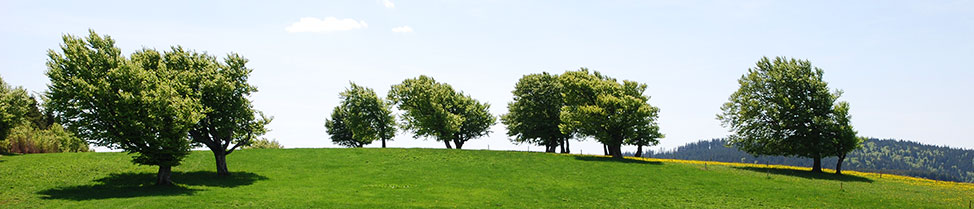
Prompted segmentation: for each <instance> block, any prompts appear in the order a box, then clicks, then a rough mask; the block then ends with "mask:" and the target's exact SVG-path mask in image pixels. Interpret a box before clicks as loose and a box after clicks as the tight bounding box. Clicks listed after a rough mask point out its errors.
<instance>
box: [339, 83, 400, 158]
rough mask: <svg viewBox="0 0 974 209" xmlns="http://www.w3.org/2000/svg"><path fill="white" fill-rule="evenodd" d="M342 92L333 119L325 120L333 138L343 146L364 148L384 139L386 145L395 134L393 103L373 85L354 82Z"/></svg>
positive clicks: (383, 144) (383, 145)
mask: <svg viewBox="0 0 974 209" xmlns="http://www.w3.org/2000/svg"><path fill="white" fill-rule="evenodd" d="M340 95H341V100H342V101H341V104H340V106H339V107H335V110H334V111H333V112H332V118H331V120H327V121H326V122H325V127H326V128H328V133H329V134H331V135H332V141H334V142H335V143H337V144H340V145H343V146H349V147H362V146H364V145H366V144H371V143H372V141H375V140H381V141H382V147H383V148H385V147H386V140H391V139H392V137H394V136H395V134H396V127H395V126H396V120H395V119H396V118H395V116H394V115H393V114H392V110H390V107H389V106H390V105H389V104H388V103H386V102H385V101H384V100H382V99H381V98H379V96H377V95H376V94H375V91H373V90H372V89H371V88H366V87H362V86H359V85H355V83H352V84H351V87H349V88H348V89H346V90H345V91H344V92H342V93H341V94H340ZM336 120H341V121H336ZM332 129H334V130H332Z"/></svg>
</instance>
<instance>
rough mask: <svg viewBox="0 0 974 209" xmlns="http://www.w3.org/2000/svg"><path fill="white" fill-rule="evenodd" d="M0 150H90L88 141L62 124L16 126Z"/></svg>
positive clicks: (23, 151) (13, 151) (19, 151)
mask: <svg viewBox="0 0 974 209" xmlns="http://www.w3.org/2000/svg"><path fill="white" fill-rule="evenodd" d="M0 151H3V152H7V153H22V154H28V153H52V152H89V151H91V149H89V148H88V143H86V142H85V141H83V140H81V139H79V138H78V137H75V136H74V135H73V134H71V133H70V132H68V131H66V130H64V128H63V127H62V126H61V125H60V124H54V125H52V126H51V127H50V128H48V129H44V130H42V129H37V128H34V127H33V126H30V125H20V126H17V127H14V128H13V129H12V130H11V131H10V135H8V136H7V140H5V141H4V142H3V143H0Z"/></svg>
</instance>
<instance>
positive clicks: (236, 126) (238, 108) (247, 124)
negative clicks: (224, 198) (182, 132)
mask: <svg viewBox="0 0 974 209" xmlns="http://www.w3.org/2000/svg"><path fill="white" fill-rule="evenodd" d="M162 60H163V64H165V66H166V67H167V68H170V69H173V70H175V71H179V72H182V73H186V74H188V75H191V76H183V77H182V78H183V79H184V80H182V81H181V82H182V83H184V84H186V85H188V86H189V87H190V89H191V90H192V91H193V92H194V93H195V94H193V95H195V96H197V97H196V98H195V99H196V100H198V101H199V102H200V104H202V105H203V107H204V108H205V112H204V115H205V117H203V119H201V120H200V121H199V122H198V123H196V126H194V127H193V129H191V130H190V131H189V136H190V139H192V142H193V144H194V146H200V145H202V146H205V147H207V148H209V149H210V150H211V151H212V152H213V157H214V158H215V160H216V171H217V175H219V176H229V175H230V170H229V169H228V168H227V155H229V154H231V153H233V151H234V150H236V149H237V148H238V147H240V146H246V145H248V144H250V143H251V142H252V141H253V140H254V139H256V138H257V137H258V136H260V135H263V134H264V133H266V132H267V129H266V128H265V126H266V125H267V124H268V123H270V121H271V118H268V117H265V116H264V114H263V113H261V112H260V111H257V110H255V109H254V107H253V105H252V104H251V101H250V99H249V98H248V97H249V96H250V93H253V92H256V91H257V87H254V86H252V85H250V84H249V83H248V80H249V78H250V72H253V70H252V69H249V68H247V66H246V64H247V59H246V58H243V57H241V56H240V55H237V54H230V55H227V57H226V58H224V59H223V62H222V63H220V62H218V61H217V60H216V58H215V57H213V56H210V55H207V54H206V53H196V52H194V51H189V50H184V49H183V48H182V47H179V46H177V47H172V50H171V51H168V52H166V53H165V56H164V57H163V59H162Z"/></svg>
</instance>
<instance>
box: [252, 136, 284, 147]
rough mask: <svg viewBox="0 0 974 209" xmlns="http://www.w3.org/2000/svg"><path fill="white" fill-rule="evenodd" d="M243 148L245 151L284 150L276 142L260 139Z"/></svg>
mask: <svg viewBox="0 0 974 209" xmlns="http://www.w3.org/2000/svg"><path fill="white" fill-rule="evenodd" d="M244 148H245V149H281V148H284V146H281V144H280V143H277V140H271V139H267V138H260V139H256V140H254V141H253V142H251V143H250V145H247V146H246V147H244Z"/></svg>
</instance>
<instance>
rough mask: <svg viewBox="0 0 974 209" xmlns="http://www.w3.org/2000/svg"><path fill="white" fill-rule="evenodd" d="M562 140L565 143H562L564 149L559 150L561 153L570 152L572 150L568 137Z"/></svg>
mask: <svg viewBox="0 0 974 209" xmlns="http://www.w3.org/2000/svg"><path fill="white" fill-rule="evenodd" d="M562 140H565V143H564V145H565V149H564V150H561V153H571V152H572V148H571V146H570V144H568V138H565V139H562Z"/></svg>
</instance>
